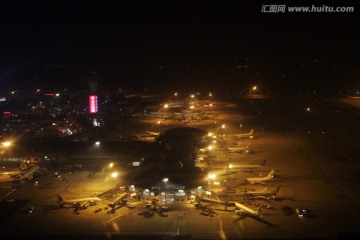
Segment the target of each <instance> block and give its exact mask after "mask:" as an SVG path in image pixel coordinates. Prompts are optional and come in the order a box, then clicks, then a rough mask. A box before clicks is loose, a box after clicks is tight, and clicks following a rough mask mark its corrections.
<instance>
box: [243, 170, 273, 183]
mask: <svg viewBox="0 0 360 240" xmlns="http://www.w3.org/2000/svg"><path fill="white" fill-rule="evenodd" d="M274 174H275V170H271V171H270V172H269V173H268V175H266V176H265V177H256V178H246V181H247V182H249V183H251V184H255V183H265V182H267V181H269V180H270V179H272V178H273V177H274Z"/></svg>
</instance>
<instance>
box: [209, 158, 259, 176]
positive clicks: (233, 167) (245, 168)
mask: <svg viewBox="0 0 360 240" xmlns="http://www.w3.org/2000/svg"><path fill="white" fill-rule="evenodd" d="M265 164H266V159H264V160H262V161H261V163H260V164H254V165H238V164H233V163H232V164H231V173H235V172H237V170H239V169H241V171H248V172H252V170H253V168H258V167H262V166H265ZM212 169H213V170H216V169H224V168H223V167H221V168H220V167H212Z"/></svg>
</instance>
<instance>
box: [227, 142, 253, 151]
mask: <svg viewBox="0 0 360 240" xmlns="http://www.w3.org/2000/svg"><path fill="white" fill-rule="evenodd" d="M250 144H251V143H248V145H246V146H243V147H229V148H227V150H228V151H229V152H231V153H244V152H246V151H249V150H250Z"/></svg>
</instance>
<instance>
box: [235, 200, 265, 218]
mask: <svg viewBox="0 0 360 240" xmlns="http://www.w3.org/2000/svg"><path fill="white" fill-rule="evenodd" d="M235 208H236V209H237V213H238V214H239V215H243V214H248V215H251V216H261V213H260V210H261V206H260V207H258V209H256V210H254V209H251V208H249V207H248V206H245V205H244V204H241V203H238V202H235Z"/></svg>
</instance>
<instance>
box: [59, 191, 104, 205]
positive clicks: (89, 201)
mask: <svg viewBox="0 0 360 240" xmlns="http://www.w3.org/2000/svg"><path fill="white" fill-rule="evenodd" d="M57 199H58V200H57V204H58V205H59V206H60V207H63V208H65V207H76V208H79V207H80V208H86V207H87V206H88V205H95V204H96V202H99V201H101V199H100V198H98V197H89V198H78V199H69V200H67V199H64V198H63V197H61V196H60V195H59V194H57Z"/></svg>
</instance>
